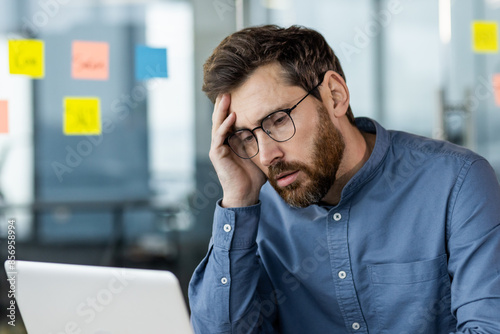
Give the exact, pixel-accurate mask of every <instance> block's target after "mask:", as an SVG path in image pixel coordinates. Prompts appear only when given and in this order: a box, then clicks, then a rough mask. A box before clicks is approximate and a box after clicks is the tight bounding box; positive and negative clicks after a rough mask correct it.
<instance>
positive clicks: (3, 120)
mask: <svg viewBox="0 0 500 334" xmlns="http://www.w3.org/2000/svg"><path fill="white" fill-rule="evenodd" d="M8 132H9V115H8V113H7V101H4V100H0V133H8Z"/></svg>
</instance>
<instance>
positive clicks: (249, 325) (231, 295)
mask: <svg viewBox="0 0 500 334" xmlns="http://www.w3.org/2000/svg"><path fill="white" fill-rule="evenodd" d="M356 122H357V125H358V128H360V129H361V130H364V131H366V132H371V133H376V143H375V147H374V149H373V151H372V153H371V156H370V158H369V160H368V161H367V162H366V163H365V164H364V165H363V167H362V168H361V169H360V170H359V171H358V173H356V175H355V176H354V177H353V178H352V179H351V180H350V181H349V182H348V183H347V185H346V186H345V187H344V189H343V191H342V196H341V200H340V202H339V203H338V204H337V205H336V206H334V207H326V206H321V205H311V206H309V207H307V208H303V209H296V208H292V207H290V206H289V205H287V204H286V203H285V202H284V201H283V200H282V199H281V197H280V196H279V195H278V194H277V193H276V192H275V191H274V189H273V188H272V187H271V186H270V185H269V184H268V183H267V184H265V185H264V187H263V188H262V190H261V194H260V202H259V204H257V205H255V206H251V207H245V208H232V209H224V208H222V207H220V205H217V208H216V210H215V214H214V223H213V234H212V238H211V240H210V245H209V251H208V254H207V256H206V257H205V259H204V260H203V261H202V262H201V264H200V265H199V266H198V268H197V269H196V270H195V272H194V274H193V277H192V279H191V282H190V287H189V299H190V307H191V322H192V324H193V327H194V329H195V331H196V332H197V333H297V334H313V333H320V334H323V333H352V334H355V333H356V334H358V333H388V334H419V333H422V334H434V333H435V334H438V333H439V334H442V333H446V334H447V333H500V187H499V185H498V181H497V179H496V176H495V173H494V171H493V169H492V168H491V166H490V165H489V164H488V162H487V161H486V160H485V159H483V158H482V157H480V156H478V155H477V154H475V153H473V152H471V151H469V150H467V149H464V148H462V147H458V146H455V145H452V144H450V143H447V142H442V141H435V140H431V139H427V138H423V137H419V136H415V135H411V134H408V133H404V132H399V131H387V130H385V129H384V128H382V127H381V126H380V125H379V124H378V123H376V122H375V121H372V120H370V119H367V118H358V119H356Z"/></svg>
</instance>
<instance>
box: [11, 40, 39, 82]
mask: <svg viewBox="0 0 500 334" xmlns="http://www.w3.org/2000/svg"><path fill="white" fill-rule="evenodd" d="M9 71H10V73H11V74H24V75H29V76H31V77H33V78H43V76H44V42H43V41H40V40H35V39H23V40H9Z"/></svg>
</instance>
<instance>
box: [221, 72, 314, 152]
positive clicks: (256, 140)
mask: <svg viewBox="0 0 500 334" xmlns="http://www.w3.org/2000/svg"><path fill="white" fill-rule="evenodd" d="M321 83H322V82H321V81H320V82H319V83H318V84H317V85H316V86H314V87H313V88H312V89H311V90H310V91H309V92H307V94H306V95H305V96H304V97H303V98H301V99H300V101H299V102H297V103H296V104H295V105H294V106H293V107H291V108H286V109H280V110H276V111H273V112H272V113H270V114H269V115H267V116H265V117H264V118H263V119H262V120H261V121H260V126H257V127H255V128H253V129H252V130H250V129H240V130H237V131H235V132H233V133H231V134H230V135H229V136H227V137H226V139H225V140H224V144H226V145H228V146H229V147H230V148H231V151H233V152H234V154H236V155H237V156H238V157H239V158H241V159H252V158H254V157H255V156H257V154H259V152H260V147H259V139H258V138H257V136H256V135H255V133H254V131H255V130H257V129H262V132H264V133H265V134H266V135H267V136H268V137H269V138H271V139H272V140H274V141H275V142H278V143H283V142H286V141H289V140H290V139H292V138H293V137H294V136H295V133H296V132H297V128H296V126H295V122H294V121H293V118H292V116H291V115H290V114H291V113H292V111H293V110H294V109H295V108H296V107H297V106H298V105H299V104H300V102H302V101H304V100H305V99H306V98H307V97H308V96H309V95H310V94H311V93H312V92H313V91H314V90H315V89H316V88H318V87H319V86H321ZM279 112H284V113H286V114H287V115H288V117H289V118H290V120H291V121H292V125H293V134H292V135H291V136H290V138H288V139H285V140H276V139H274V138H273V137H271V135H270V134H269V133H268V132H267V131H266V130H264V128H263V127H262V124H263V123H264V121H265V120H266V119H268V118H269V117H271V116H272V115H274V114H276V113H279ZM242 131H250V133H252V136H254V138H255V142H256V143H257V152H256V153H255V154H254V155H252V156H251V157H242V156H240V155H239V154H238V153H236V151H235V150H234V149H233V148H232V147H231V145H230V144H229V139H230V138H231V137H232V136H234V135H236V134H237V133H238V132H242Z"/></svg>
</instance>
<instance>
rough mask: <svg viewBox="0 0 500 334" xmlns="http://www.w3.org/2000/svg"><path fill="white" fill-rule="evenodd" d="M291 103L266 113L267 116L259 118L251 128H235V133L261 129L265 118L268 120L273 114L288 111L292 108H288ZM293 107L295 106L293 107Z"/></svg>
mask: <svg viewBox="0 0 500 334" xmlns="http://www.w3.org/2000/svg"><path fill="white" fill-rule="evenodd" d="M288 104H289V103H286V104H283V105H281V106H279V107H277V108H273V109H272V111H270V112H268V113H266V115H265V116H264V117H261V118H259V119H258V120H256V121H255V122H254V123H253V124H252V126H251V127H249V128H248V127H235V128H234V131H239V130H252V129H254V128H255V127H259V126H260V124H261V123H262V121H263V120H264V118H266V117H267V116H269V115H271V114H272V113H274V112H276V111H280V110H287V109H290V108H291V107H287V105H288ZM292 107H293V106H292Z"/></svg>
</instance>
